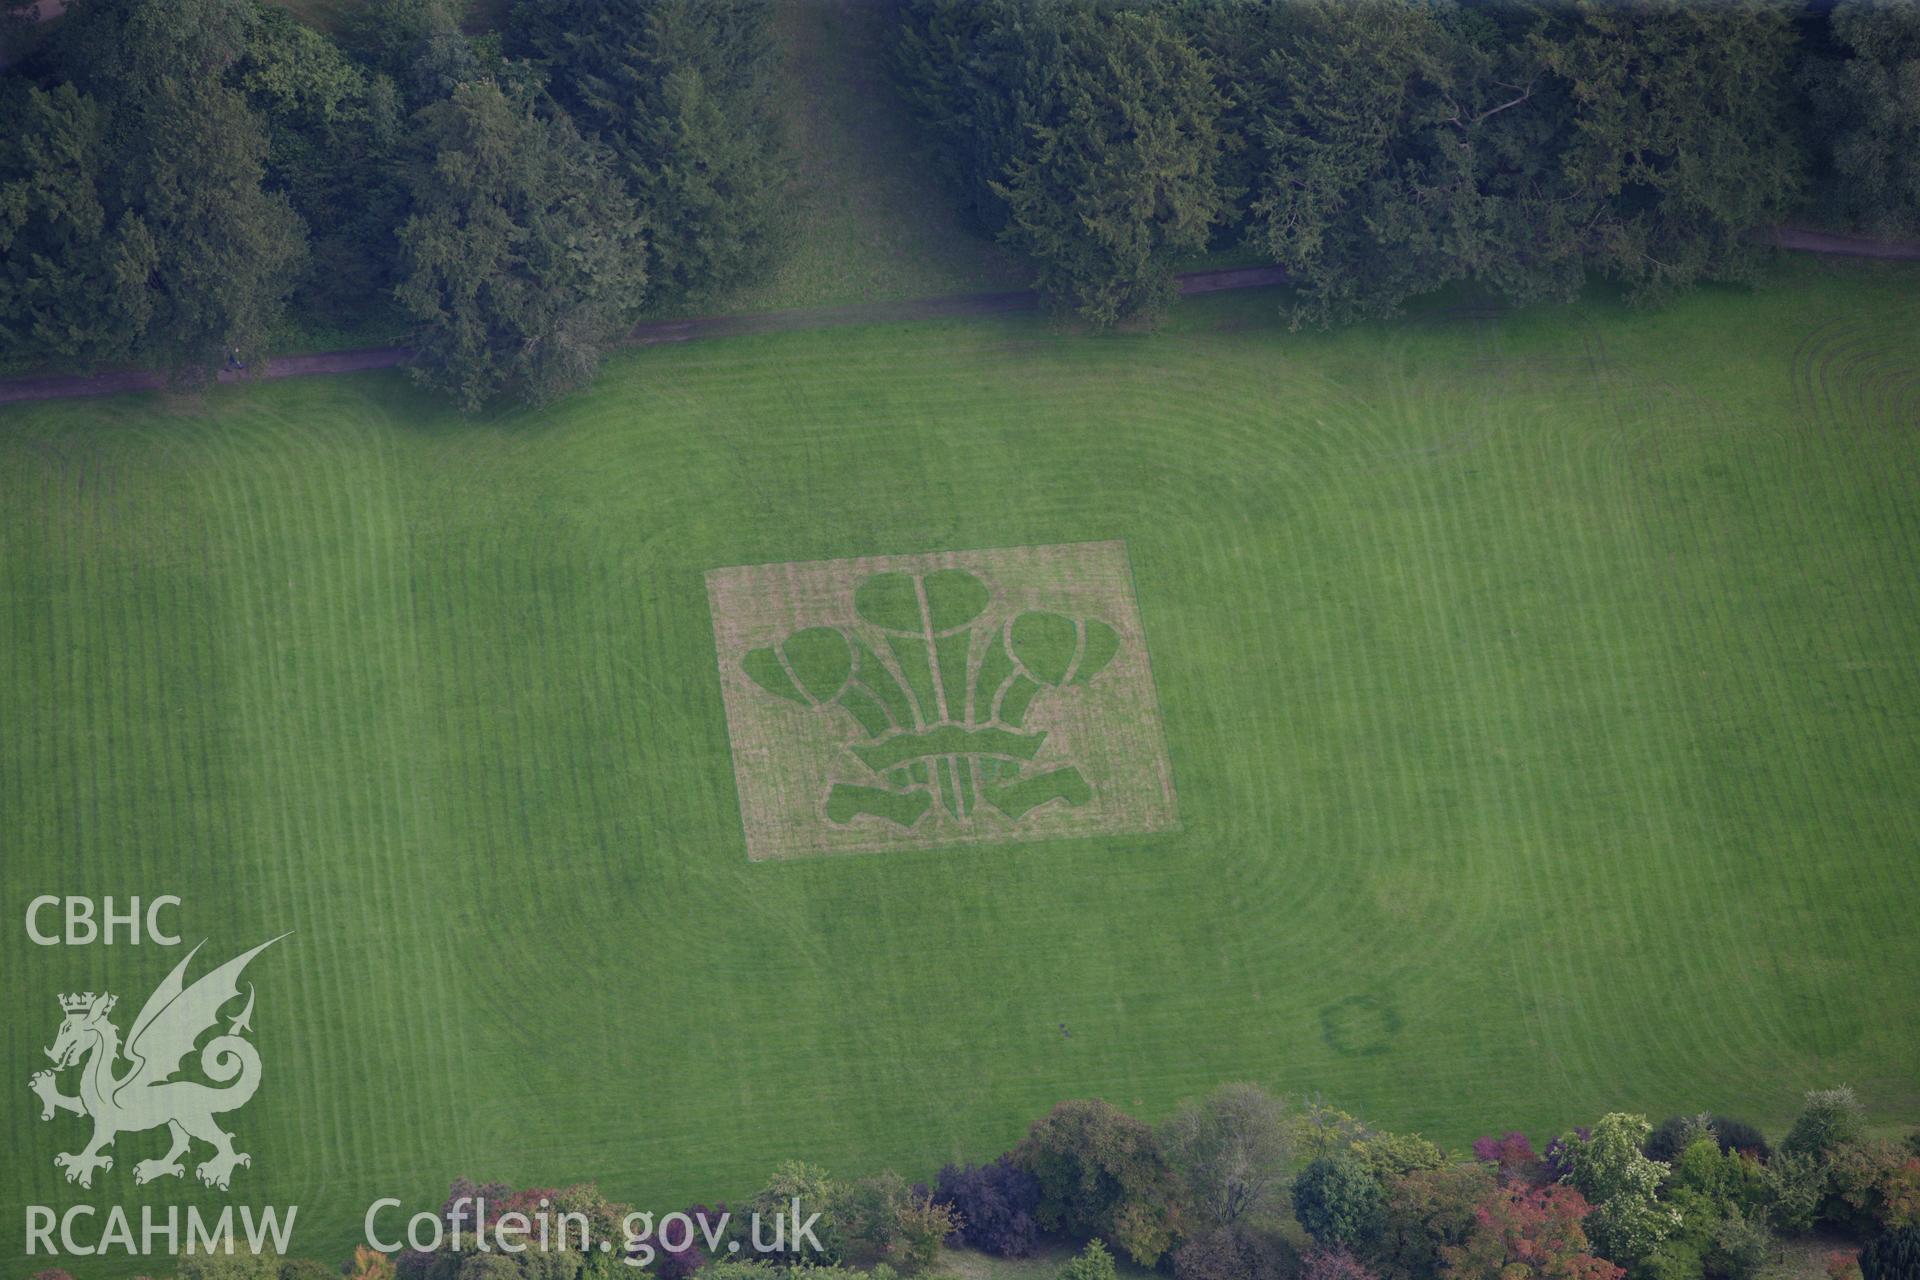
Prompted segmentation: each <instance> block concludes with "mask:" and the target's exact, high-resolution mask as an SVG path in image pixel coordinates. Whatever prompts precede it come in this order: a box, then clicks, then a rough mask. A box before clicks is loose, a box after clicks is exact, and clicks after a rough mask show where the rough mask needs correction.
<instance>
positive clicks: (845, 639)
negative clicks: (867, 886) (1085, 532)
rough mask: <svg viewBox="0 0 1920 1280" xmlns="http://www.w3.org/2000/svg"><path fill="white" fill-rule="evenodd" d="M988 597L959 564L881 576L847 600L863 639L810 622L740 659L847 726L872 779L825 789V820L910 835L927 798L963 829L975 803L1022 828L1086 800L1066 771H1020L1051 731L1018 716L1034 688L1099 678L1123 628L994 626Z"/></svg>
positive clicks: (1077, 779) (1019, 620)
mask: <svg viewBox="0 0 1920 1280" xmlns="http://www.w3.org/2000/svg"><path fill="white" fill-rule="evenodd" d="M990 600H991V596H990V593H989V592H988V590H987V587H986V584H985V583H983V582H981V580H980V579H979V578H977V577H975V576H974V575H973V574H971V573H968V572H967V571H966V570H964V569H937V570H934V571H932V572H929V573H924V574H920V573H902V572H888V573H877V574H874V575H872V576H871V577H868V578H867V579H866V580H865V581H863V582H861V583H860V585H859V586H858V587H857V588H855V590H854V593H853V606H854V612H855V613H856V614H858V615H859V617H860V619H861V621H863V622H865V623H866V624H867V625H868V627H870V628H871V629H872V630H871V631H866V630H863V629H860V628H855V627H845V628H842V627H831V626H823V627H808V628H806V629H804V630H801V631H796V632H794V633H792V634H791V635H789V636H788V637H787V638H786V639H785V640H783V641H781V642H780V643H779V644H777V645H769V646H766V647H764V648H759V649H753V650H751V651H749V652H748V653H747V654H746V655H745V656H744V657H743V658H742V659H741V667H742V669H743V670H745V672H746V674H747V675H748V677H750V678H751V679H752V680H753V682H754V683H755V684H757V685H758V686H760V688H762V689H764V690H766V691H767V692H768V693H771V694H773V695H775V696H776V697H780V698H786V699H788V700H789V701H792V702H797V703H800V704H801V705H803V706H807V707H812V708H814V709H816V710H818V711H821V712H824V713H828V714H834V713H836V712H837V713H838V714H840V715H844V716H845V717H846V718H847V719H848V720H850V721H851V722H852V724H853V726H854V727H855V730H856V732H857V734H858V735H859V738H858V740H857V741H856V742H855V743H854V744H853V746H852V748H851V750H852V753H853V755H854V756H855V757H857V758H858V759H859V761H860V762H861V764H862V765H863V766H865V768H866V769H867V770H870V771H871V772H872V774H873V775H874V777H875V779H876V782H875V783H874V784H873V785H866V784H855V783H847V782H836V783H834V784H833V785H832V787H831V788H830V789H829V791H828V793H827V797H826V815H827V818H828V819H829V820H830V821H832V822H835V823H840V824H845V823H850V822H852V821H854V819H856V818H859V817H862V816H871V817H876V818H880V819H883V820H886V821H889V822H893V823H897V824H899V825H900V826H902V827H912V826H914V825H915V824H916V823H918V822H919V821H920V820H921V818H923V817H924V816H926V814H927V812H928V810H930V809H931V808H932V807H933V806H934V804H935V803H936V802H937V803H938V804H939V805H940V806H941V807H942V808H943V809H944V810H945V811H946V812H947V813H948V814H950V815H951V816H952V817H953V818H954V819H955V820H956V821H958V822H960V823H963V824H966V823H970V822H972V821H973V820H974V819H975V817H976V815H977V814H978V813H979V810H980V806H981V805H982V804H985V805H987V806H989V807H991V808H992V809H993V810H995V811H997V812H998V813H1000V814H1002V815H1004V816H1005V817H1006V818H1008V819H1010V820H1015V821H1017V820H1018V819H1019V818H1021V817H1022V816H1023V815H1025V814H1027V813H1028V812H1030V811H1032V810H1033V809H1036V808H1038V807H1039V806H1041V805H1044V804H1049V803H1052V802H1054V801H1060V802H1062V803H1065V804H1067V805H1072V806H1078V805H1083V804H1085V803H1086V802H1087V801H1088V800H1089V799H1091V798H1092V796H1093V787H1092V785H1091V784H1090V783H1088V781H1087V779H1086V778H1084V777H1083V776H1081V773H1080V770H1079V769H1077V768H1075V767H1074V766H1072V765H1070V764H1060V765H1056V766H1054V767H1051V768H1047V767H1040V768H1038V769H1037V771H1031V772H1030V771H1029V770H1030V769H1033V768H1034V765H1033V762H1034V759H1035V757H1036V756H1037V755H1038V754H1039V751H1040V747H1041V744H1042V743H1044V742H1045V741H1046V737H1047V735H1046V732H1045V731H1044V730H1034V729H1029V728H1027V727H1026V723H1025V722H1026V719H1027V716H1028V714H1029V713H1030V712H1031V711H1032V709H1033V707H1034V705H1035V703H1036V700H1037V699H1038V698H1040V697H1041V695H1042V694H1045V693H1048V692H1050V691H1059V690H1065V689H1068V688H1070V687H1071V686H1075V685H1085V684H1087V683H1089V682H1091V681H1092V680H1093V679H1094V677H1096V676H1097V675H1099V674H1100V672H1101V670H1102V669H1103V668H1105V667H1106V666H1107V664H1109V663H1110V662H1112V661H1113V659H1114V656H1115V655H1116V654H1117V653H1118V652H1119V651H1120V634H1119V632H1117V631H1115V630H1114V629H1113V628H1112V627H1111V626H1109V625H1108V624H1106V623H1105V622H1102V621H1099V620H1098V619H1094V618H1085V619H1075V618H1068V617H1065V616H1062V615H1061V614H1057V613H1049V612H1043V611H1037V610H1036V611H1028V612H1024V613H1020V614H1017V615H1015V616H1014V617H1012V618H1009V619H1006V620H1004V621H1000V622H995V621H992V620H989V619H987V618H986V617H985V616H984V615H986V613H987V607H988V605H989V603H990ZM830 709H832V710H830Z"/></svg>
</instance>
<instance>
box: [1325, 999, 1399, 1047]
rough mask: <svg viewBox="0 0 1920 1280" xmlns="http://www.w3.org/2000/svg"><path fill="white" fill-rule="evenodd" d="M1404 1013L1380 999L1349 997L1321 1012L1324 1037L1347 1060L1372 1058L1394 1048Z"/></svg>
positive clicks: (1335, 1002) (1328, 1044)
mask: <svg viewBox="0 0 1920 1280" xmlns="http://www.w3.org/2000/svg"><path fill="white" fill-rule="evenodd" d="M1399 1034H1400V1013H1399V1011H1398V1010H1396V1009H1395V1008H1394V1007H1393V1005H1391V1004H1390V1003H1388V1002H1387V1001H1385V1000H1381V999H1379V998H1378V997H1376V996H1348V997H1347V998H1346V999H1344V1000H1335V1001H1334V1002H1333V1003H1332V1004H1330V1005H1326V1006H1324V1007H1323V1008H1322V1009H1321V1010H1320V1036H1321V1038H1322V1039H1324V1040H1325V1041H1326V1042H1327V1047H1328V1048H1330V1049H1332V1050H1333V1051H1334V1052H1335V1053H1337V1054H1339V1055H1341V1056H1342V1057H1345V1058H1370V1057H1372V1056H1373V1055H1375V1054H1377V1053H1385V1052H1386V1051H1387V1050H1388V1049H1390V1048H1392V1047H1393V1040H1394V1037H1395V1036H1397V1035H1399Z"/></svg>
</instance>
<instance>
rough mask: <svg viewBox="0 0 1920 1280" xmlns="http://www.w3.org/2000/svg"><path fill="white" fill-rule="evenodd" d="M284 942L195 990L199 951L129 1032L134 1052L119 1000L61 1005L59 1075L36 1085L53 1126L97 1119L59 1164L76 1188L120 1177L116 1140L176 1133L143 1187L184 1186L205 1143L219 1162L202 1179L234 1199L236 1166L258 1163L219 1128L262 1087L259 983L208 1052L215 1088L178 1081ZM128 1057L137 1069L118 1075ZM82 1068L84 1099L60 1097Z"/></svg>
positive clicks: (139, 1174) (41, 1076) (222, 970)
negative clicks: (187, 1161)
mask: <svg viewBox="0 0 1920 1280" xmlns="http://www.w3.org/2000/svg"><path fill="white" fill-rule="evenodd" d="M285 936H286V935H285V934H282V935H280V937H282V938H283V937H285ZM278 941H280V938H271V939H269V940H267V941H266V942H263V943H261V944H260V945H259V946H257V947H255V948H254V949H253V950H251V951H248V952H246V953H244V954H242V955H240V956H237V957H236V958H234V959H232V960H229V961H227V963H225V964H223V965H221V966H220V967H219V968H218V969H215V970H214V971H213V972H211V973H209V974H207V975H205V976H204V977H202V978H200V979H199V980H197V981H196V982H194V983H193V985H191V986H188V985H187V984H186V972H187V965H188V964H189V963H190V962H191V961H192V960H193V957H194V956H195V955H197V954H198V953H199V951H200V945H205V944H204V943H203V944H200V945H196V946H195V947H194V949H193V950H192V951H189V952H188V953H187V957H186V959H184V960H182V961H181V962H180V963H179V964H177V965H175V966H174V969H173V972H172V973H170V974H168V975H167V976H166V978H165V980H164V981H162V982H161V983H160V986H159V987H158V988H157V989H156V990H155V991H154V993H153V994H152V995H151V996H149V997H147V1002H146V1004H145V1005H143V1006H141V1009H140V1016H139V1017H137V1018H135V1019H134V1020H133V1026H132V1029H131V1030H129V1031H128V1032H127V1039H126V1044H125V1046H124V1048H123V1047H122V1045H121V1042H120V1032H119V1029H118V1028H117V1027H115V1026H114V1025H113V1023H112V1022H111V1021H109V1020H108V1017H107V1015H108V1014H110V1013H112V1012H113V1007H114V1005H115V1004H116V1003H117V1002H118V999H119V997H117V996H113V995H109V994H107V993H105V992H102V993H101V994H99V995H95V994H94V993H93V992H91V991H89V992H87V993H85V994H84V995H67V996H61V997H60V1009H61V1012H62V1013H64V1014H65V1015H66V1017H65V1020H64V1021H62V1022H61V1024H60V1034H59V1035H58V1036H57V1037H56V1038H55V1039H54V1042H53V1047H52V1048H51V1049H48V1050H47V1051H46V1052H47V1056H48V1057H49V1058H51V1059H53V1063H54V1065H53V1070H51V1071H40V1072H37V1073H35V1075H34V1077H33V1079H32V1080H31V1082H30V1084H31V1087H32V1089H33V1091H34V1093H36V1094H38V1095H39V1097H40V1102H41V1104H42V1109H41V1112H40V1118H41V1119H42V1120H51V1119H53V1115H54V1112H56V1111H71V1112H72V1113H73V1114H75V1115H81V1116H91V1117H92V1118H93V1139H92V1141H90V1142H88V1143H87V1145H86V1146H85V1147H83V1148H82V1149H81V1150H79V1151H78V1152H71V1153H62V1154H60V1155H57V1156H55V1157H54V1158H53V1163H54V1165H55V1166H56V1167H57V1168H60V1169H63V1170H65V1171H66V1175H67V1181H68V1182H77V1183H79V1184H80V1185H81V1186H83V1187H90V1186H92V1185H93V1174H94V1170H96V1169H112V1168H113V1157H112V1156H110V1155H107V1154H106V1149H107V1148H108V1147H110V1146H112V1145H113V1139H114V1137H115V1135H117V1134H120V1133H134V1132H138V1131H140V1130H142V1129H157V1128H159V1127H160V1126H161V1125H165V1126H166V1127H167V1130H168V1132H169V1133H170V1134H171V1136H172V1146H171V1147H169V1148H168V1150H167V1153H166V1154H165V1155H163V1156H161V1157H159V1158H158V1159H154V1160H142V1161H140V1162H139V1163H138V1164H136V1165H134V1167H133V1180H134V1181H135V1182H151V1181H153V1179H155V1178H159V1177H167V1176H171V1177H176V1178H177V1177H180V1176H181V1175H182V1174H184V1173H185V1168H184V1167H183V1166H182V1165H181V1163H180V1157H181V1156H183V1155H185V1154H187V1150H188V1148H189V1147H190V1146H191V1145H192V1141H193V1140H194V1139H196V1138H197V1139H199V1140H200V1141H202V1142H205V1143H209V1144H211V1145H212V1147H213V1154H212V1155H211V1156H209V1157H208V1158H207V1159H206V1160H205V1161H203V1162H202V1163H201V1165H200V1167H199V1168H198V1169H196V1170H195V1171H194V1172H195V1173H196V1174H197V1175H198V1177H199V1179H200V1181H202V1182H204V1183H206V1184H207V1185H208V1186H210V1187H217V1188H219V1189H220V1190H222V1191H224V1190H226V1188H227V1183H228V1181H229V1180H230V1179H231V1178H232V1177H233V1170H234V1167H235V1166H236V1165H243V1164H251V1163H253V1161H252V1157H250V1156H248V1155H247V1154H246V1153H245V1152H241V1151H235V1150H234V1149H233V1135H232V1134H230V1133H228V1132H226V1131H225V1130H223V1129H222V1128H221V1127H220V1126H219V1125H218V1124H217V1123H215V1121H214V1117H215V1116H217V1115H222V1114H224V1113H226V1112H229V1111H235V1110H238V1109H239V1108H240V1107H243V1106H245V1105H246V1103H247V1101H248V1100H249V1099H251V1098H252V1097H253V1093H254V1090H255V1089H257V1088H258V1087H259V1085H260V1054H259V1051H258V1050H256V1049H255V1048H254V1047H253V1045H252V1044H251V1043H249V1042H248V1041H247V1040H245V1039H243V1038H242V1033H244V1032H246V1031H250V1030H252V1026H251V1022H250V1020H251V1019H252V1017H253V986H252V984H251V983H249V984H248V986H247V1003H246V1006H245V1007H244V1008H242V1009H241V1010H240V1012H239V1013H238V1014H237V1015H235V1016H234V1017H233V1018H231V1019H230V1020H229V1021H228V1023H227V1030H226V1032H225V1033H224V1034H221V1035H216V1036H214V1037H213V1038H212V1039H210V1040H208V1041H207V1043H206V1044H205V1045H204V1046H203V1047H201V1049H200V1072H201V1074H203V1075H204V1076H205V1077H206V1078H207V1079H208V1080H211V1081H213V1082H214V1083H213V1085H206V1084H202V1083H200V1082H199V1081H197V1080H176V1079H174V1076H175V1075H176V1074H177V1073H178V1072H179V1071H180V1068H181V1067H182V1065H183V1064H184V1063H185V1061H186V1058H187V1056H188V1055H189V1054H191V1053H192V1052H193V1050H194V1046H195V1044H196V1043H197V1042H198V1041H199V1039H200V1037H201V1036H202V1035H204V1034H205V1033H206V1032H207V1031H209V1030H212V1029H213V1028H214V1027H215V1025H216V1024H217V1023H218V1022H219V1021H220V1010H221V1008H222V1007H223V1006H225V1005H226V1004H227V1003H228V1002H230V1001H232V1000H235V999H237V998H238V997H239V995H240V985H239V983H240V973H241V971H242V970H244V969H245V968H246V967H247V962H248V961H250V960H252V959H253V958H254V957H255V956H257V955H259V954H260V953H261V952H262V951H265V950H266V949H267V948H268V947H270V946H272V945H273V944H274V943H276V942H278ZM123 1057H124V1058H125V1060H126V1061H127V1063H128V1064H129V1065H128V1067H127V1069H126V1070H125V1071H124V1072H117V1071H116V1067H117V1064H118V1062H119V1060H120V1059H121V1058H123ZM76 1064H83V1065H81V1067H80V1092H79V1093H78V1094H77V1095H76V1096H72V1097H69V1096H68V1095H66V1094H63V1093H61V1092H60V1090H59V1086H58V1085H57V1084H56V1083H55V1078H54V1076H55V1072H59V1071H64V1070H66V1069H67V1068H68V1067H71V1066H74V1065H76ZM215 1086H220V1087H215Z"/></svg>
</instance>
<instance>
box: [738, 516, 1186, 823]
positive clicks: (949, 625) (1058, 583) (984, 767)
mask: <svg viewBox="0 0 1920 1280" xmlns="http://www.w3.org/2000/svg"><path fill="white" fill-rule="evenodd" d="M707 591H708V596H709V599H710V601H711V604H712V608H713V620H714V641H715V646H716V651H717V656H718V659H719V667H720V682H721V687H722V690H723V691H724V694H725V698H726V707H727V732H728V736H729V739H730V741H731V743H732V748H733V766H734V774H735V777H736V779H737V782H738V784H739V788H740V817H741V822H742V825H743V826H744V827H745V829H746V837H747V854H748V856H749V857H751V858H753V859H755V860H759V859H763V858H784V857H792V856H794V855H798V854H809V853H851V852H860V851H873V850H881V849H897V848H903V847H912V846H918V845H947V844H971V843H979V842H986V841H1001V840H1021V839H1038V838H1043V837H1047V836H1092V835H1118V834H1126V833H1140V832H1152V831H1164V830H1167V829H1169V828H1171V827H1172V826H1173V825H1174V821H1175V818H1174V792H1173V777H1172V773H1171V770H1170V769H1169V768H1168V765H1167V752H1166V746H1165V744H1164V742H1163V740H1162V737H1161V730H1160V712H1159V707H1158V704H1157V702H1156V700H1155V697H1154V690H1153V675H1152V670H1151V667H1150V665H1149V663H1148V660H1147V646H1146V638H1145V636H1144V635H1143V634H1142V632H1141V629H1140V619H1139V615H1138V611H1137V610H1136V608H1135V606H1134V601H1133V584H1132V574H1131V569H1130V566H1129V565H1128V562H1127V553H1126V547H1125V546H1124V545H1123V544H1121V543H1119V542H1084V543H1077V544H1073V545H1070V546H1052V547H1013V548H1001V549H998V550H992V551H965V552H941V553H936V554H931V555H915V556H861V557H855V558H851V559H846V560H822V561H814V562H812V563H793V564H768V565H752V566H747V567H741V568H730V569H716V570H714V571H712V572H711V573H709V574H708V575H707Z"/></svg>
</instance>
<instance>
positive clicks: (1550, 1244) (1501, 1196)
mask: <svg viewBox="0 0 1920 1280" xmlns="http://www.w3.org/2000/svg"><path fill="white" fill-rule="evenodd" d="M1591 1212H1592V1209H1591V1206H1589V1205H1588V1204H1587V1201H1586V1198H1585V1197H1583V1196H1582V1195H1581V1194H1580V1193H1579V1192H1578V1191H1576V1190H1575V1189H1574V1188H1572V1187H1569V1186H1566V1185H1564V1184H1561V1185H1555V1186H1549V1187H1501V1188H1497V1189H1496V1190H1494V1191H1492V1192H1490V1193H1489V1194H1488V1195H1487V1196H1486V1198H1485V1199H1483V1200H1482V1201H1481V1202H1480V1204H1479V1205H1478V1206H1477V1207H1476V1208H1475V1210H1474V1222H1473V1228H1472V1230H1471V1232H1470V1233H1469V1235H1468V1237H1467V1240H1466V1242H1465V1243H1464V1244H1460V1245H1449V1246H1447V1247H1445V1248H1444V1249H1443V1250H1442V1251H1441V1252H1442V1258H1443V1260H1444V1263H1445V1274H1446V1275H1447V1276H1448V1277H1449V1278H1450V1280H1621V1277H1622V1276H1624V1275H1625V1274H1626V1273H1625V1271H1624V1270H1623V1269H1622V1268H1621V1267H1618V1266H1616V1265H1615V1264H1613V1263H1611V1262H1609V1261H1607V1260H1606V1259H1605V1258H1601V1257H1598V1256H1596V1255H1595V1254H1594V1252H1593V1246H1592V1244H1591V1243H1590V1242H1589V1241H1588V1239H1587V1233H1586V1229H1585V1227H1584V1225H1583V1224H1584V1222H1585V1220H1586V1218H1587V1216H1588V1214H1589V1213H1591Z"/></svg>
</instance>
